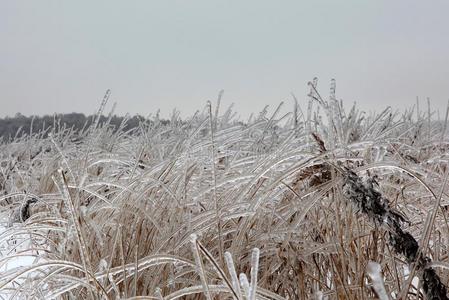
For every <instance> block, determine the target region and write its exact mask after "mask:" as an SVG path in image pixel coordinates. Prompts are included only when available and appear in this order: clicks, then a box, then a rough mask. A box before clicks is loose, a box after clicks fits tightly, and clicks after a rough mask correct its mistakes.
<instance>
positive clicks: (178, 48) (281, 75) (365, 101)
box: [0, 0, 449, 116]
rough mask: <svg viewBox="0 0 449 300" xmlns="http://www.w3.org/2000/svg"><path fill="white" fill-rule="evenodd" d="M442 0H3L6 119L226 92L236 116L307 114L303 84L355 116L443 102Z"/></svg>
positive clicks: (184, 101)
mask: <svg viewBox="0 0 449 300" xmlns="http://www.w3.org/2000/svg"><path fill="white" fill-rule="evenodd" d="M448 13H449V1H447V0H441V1H438V0H433V1H412V0H408V1H406V0H402V1H394V0H393V1H392V0H376V1H363V0H357V1H356V0H344V1H343V0H342V1H336V0H334V1H263V0H256V1H244V0H240V1H232V0H221V1H215V0H204V1H196V0H191V1H187V0H184V1H172V0H163V1H162V0H161V1H149V0H147V1H111V0H108V1H62V0H55V1H47V0H40V1H31V0H30V1H22V0H10V1H7V0H0V103H1V104H2V105H1V110H0V116H5V115H10V116H11V115H14V114H15V113H16V112H21V113H23V114H25V115H30V114H49V113H50V114H51V113H53V112H74V111H76V112H84V113H92V112H94V111H95V110H96V109H97V108H98V106H99V103H100V102H101V98H102V96H103V94H104V92H105V90H106V89H108V88H110V89H111V90H112V96H111V102H117V105H118V106H117V110H116V111H117V113H119V114H122V113H125V112H130V113H140V114H143V115H147V114H149V113H151V112H155V111H156V110H157V108H160V109H161V111H162V112H163V115H167V114H168V113H170V112H171V110H172V109H173V108H175V107H176V108H178V109H180V110H181V111H182V112H183V115H188V114H191V113H193V112H194V111H195V110H196V109H201V108H203V106H204V104H205V102H206V101H207V100H209V99H211V100H214V99H215V98H216V95H217V94H218V92H219V90H220V89H224V90H225V95H224V99H223V104H224V105H225V106H227V105H229V104H230V103H232V102H235V103H236V105H235V107H236V109H237V110H238V111H239V112H240V113H241V114H242V115H243V116H245V115H247V114H248V113H249V112H252V111H255V112H257V111H260V109H262V108H263V106H264V105H265V104H270V105H271V106H276V105H277V104H278V103H279V102H280V101H282V100H285V101H286V103H291V102H290V101H291V97H290V93H291V92H294V93H295V94H296V96H297V97H298V98H299V99H300V100H301V103H302V104H304V103H305V99H306V97H305V95H306V94H307V92H308V89H307V82H308V81H309V80H311V79H312V78H313V77H314V76H317V77H318V78H319V80H320V81H319V88H320V90H321V91H322V94H324V95H327V94H328V90H329V81H330V79H331V78H336V80H337V96H338V98H342V99H343V100H344V101H346V102H347V103H352V102H354V101H357V102H358V103H359V105H360V106H361V107H362V108H363V109H367V110H370V109H379V110H380V109H381V108H383V107H385V106H387V105H392V106H393V107H396V108H401V107H404V106H409V105H413V104H414V103H415V98H416V96H418V97H420V99H422V103H423V105H424V103H425V99H426V97H430V98H431V100H432V105H433V107H435V108H440V109H445V106H446V103H447V101H448V99H449V17H448Z"/></svg>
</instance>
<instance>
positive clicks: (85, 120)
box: [0, 113, 168, 141]
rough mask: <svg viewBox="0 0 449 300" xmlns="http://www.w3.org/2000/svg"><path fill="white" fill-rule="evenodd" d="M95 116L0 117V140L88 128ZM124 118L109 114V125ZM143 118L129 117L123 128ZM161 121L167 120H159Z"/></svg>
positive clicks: (113, 125) (116, 125) (120, 121)
mask: <svg viewBox="0 0 449 300" xmlns="http://www.w3.org/2000/svg"><path fill="white" fill-rule="evenodd" d="M95 118H96V116H85V115H84V114H82V113H70V114H55V115H52V116H49V115H46V116H42V117H40V116H31V117H26V116H24V115H22V114H20V113H17V114H16V115H15V116H14V117H5V118H0V141H8V140H11V139H12V138H14V137H16V136H17V137H20V136H23V135H26V134H35V133H39V132H41V133H43V135H44V136H47V134H48V133H49V132H51V131H52V130H60V129H73V130H75V131H80V130H82V129H83V128H84V129H85V128H88V127H89V126H90V125H91V124H92V123H93V122H94V121H95ZM124 120H125V117H122V116H116V115H114V116H111V119H110V122H109V125H110V126H111V128H112V129H113V130H117V129H118V128H120V125H121V124H122V123H123V121H124ZM143 120H145V118H144V117H142V116H139V115H137V116H133V117H129V118H127V120H126V123H125V124H124V126H123V130H125V131H127V130H130V129H133V128H136V127H138V126H139V123H140V122H141V121H143ZM106 121H108V117H106V116H101V117H100V123H104V122H106ZM161 122H162V123H168V121H165V120H161Z"/></svg>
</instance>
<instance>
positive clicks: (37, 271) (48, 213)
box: [0, 82, 449, 300]
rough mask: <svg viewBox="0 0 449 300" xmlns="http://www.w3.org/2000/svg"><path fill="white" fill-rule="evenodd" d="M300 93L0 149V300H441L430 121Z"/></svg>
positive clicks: (437, 163)
mask: <svg viewBox="0 0 449 300" xmlns="http://www.w3.org/2000/svg"><path fill="white" fill-rule="evenodd" d="M333 84H334V83H333ZM315 86H316V82H315V83H312V84H311V94H310V95H309V99H308V100H307V101H306V100H302V101H300V103H299V104H298V102H296V104H295V105H293V106H292V108H291V109H290V112H288V113H281V111H288V109H287V108H286V107H283V109H282V110H281V109H280V107H278V108H271V109H264V110H263V111H262V112H260V113H256V114H254V115H253V116H252V117H251V118H250V119H249V120H239V121H237V120H236V119H235V112H234V111H233V110H232V107H230V108H222V107H219V103H220V101H219V100H218V101H216V102H215V103H214V104H208V105H207V106H206V107H205V108H204V109H202V110H201V111H199V112H198V113H197V114H195V115H194V116H192V117H190V118H187V119H186V120H180V119H179V118H178V117H177V115H176V114H173V117H172V118H171V120H170V122H169V123H168V124H165V125H164V124H163V123H162V122H161V121H160V120H159V119H158V117H157V116H156V117H150V118H148V119H145V120H144V119H142V122H141V124H140V126H139V127H138V128H136V129H133V130H131V131H128V132H124V131H123V130H120V128H119V129H118V130H114V129H113V128H111V126H109V124H108V122H106V123H102V124H100V123H98V122H95V123H94V125H92V126H91V127H89V128H85V129H84V130H83V131H82V132H74V131H73V130H71V129H67V128H63V127H62V128H59V129H58V130H54V131H53V132H52V133H51V134H50V135H47V134H45V133H40V134H35V135H33V136H28V137H19V138H16V139H15V140H14V141H12V142H8V143H3V144H1V146H0V147H1V151H0V155H1V157H0V159H1V161H0V167H1V174H0V192H1V196H0V222H1V225H0V226H1V227H0V252H1V257H0V272H1V274H0V299H2V298H3V299H159V300H160V299H166V300H168V299H375V298H376V297H377V298H380V299H389V298H394V299H396V298H402V299H446V295H445V293H446V290H445V285H447V284H448V280H449V270H448V269H449V264H448V261H449V258H448V242H449V225H448V223H447V217H448V213H447V212H448V208H449V198H448V191H449V188H448V186H447V185H446V182H447V176H448V172H449V169H448V167H447V164H448V160H449V152H448V151H449V141H448V138H447V115H446V117H445V116H444V114H443V115H442V116H441V120H439V119H438V117H437V115H436V114H434V113H432V112H431V111H430V110H429V111H428V110H427V109H426V111H418V110H417V109H416V108H415V109H412V108H411V109H409V110H407V111H404V112H398V113H396V112H392V111H391V110H389V109H386V110H383V111H379V113H378V114H375V115H374V114H372V115H369V114H365V113H360V112H359V111H358V110H357V109H356V108H355V107H354V108H352V109H350V110H348V111H345V110H344V109H343V108H342V105H341V103H340V102H339V101H337V100H336V97H335V87H334V86H331V92H330V95H329V96H327V97H326V99H323V98H321V96H320V95H319V94H318V92H317V91H316V90H315ZM105 105H106V101H105V102H104V103H102V106H101V109H100V111H99V115H100V114H102V113H103V110H104V108H105ZM288 105H289V106H291V103H289V104H288ZM285 106H287V105H286V104H285Z"/></svg>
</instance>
